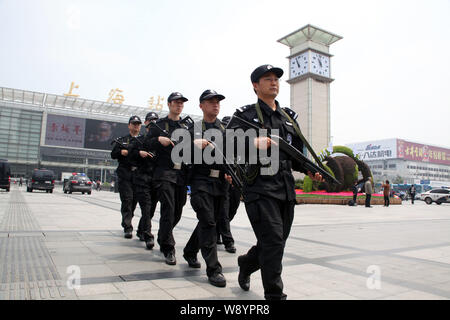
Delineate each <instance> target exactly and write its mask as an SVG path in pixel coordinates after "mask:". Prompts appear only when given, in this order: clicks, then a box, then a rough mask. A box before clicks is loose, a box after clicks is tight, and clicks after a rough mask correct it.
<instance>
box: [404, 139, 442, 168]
mask: <svg viewBox="0 0 450 320" xmlns="http://www.w3.org/2000/svg"><path fill="white" fill-rule="evenodd" d="M397 146H398V155H399V158H404V159H408V160H414V161H422V162H430V163H437V164H447V165H450V150H448V149H444V148H439V147H433V146H429V145H423V144H418V143H413V142H409V141H405V140H400V139H399V140H398V144H397Z"/></svg>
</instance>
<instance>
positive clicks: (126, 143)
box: [111, 116, 142, 239]
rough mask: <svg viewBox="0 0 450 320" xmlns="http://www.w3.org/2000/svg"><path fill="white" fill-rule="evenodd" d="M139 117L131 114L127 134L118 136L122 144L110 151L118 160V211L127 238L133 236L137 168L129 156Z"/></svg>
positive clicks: (136, 133)
mask: <svg viewBox="0 0 450 320" xmlns="http://www.w3.org/2000/svg"><path fill="white" fill-rule="evenodd" d="M141 124H142V122H141V119H140V118H139V117H138V116H132V117H130V119H129V120H128V130H129V134H128V135H126V136H124V137H121V138H118V140H119V142H121V144H122V145H120V144H118V143H116V144H115V145H114V148H113V149H112V151H111V158H112V159H117V160H118V161H119V166H118V167H117V169H116V175H117V177H118V182H119V194H120V201H121V202H122V205H121V207H120V212H121V213H122V224H121V225H122V227H123V230H124V233H125V234H124V236H125V238H127V239H131V238H132V237H133V234H132V231H133V226H132V224H131V220H132V219H133V211H134V207H135V206H136V204H135V202H134V201H135V200H134V199H135V196H134V193H135V189H134V185H133V171H135V170H136V169H137V163H136V159H132V158H131V156H130V149H131V148H132V143H133V140H134V138H135V137H138V136H139V132H140V130H141Z"/></svg>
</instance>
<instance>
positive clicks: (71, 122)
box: [45, 114, 86, 148]
mask: <svg viewBox="0 0 450 320" xmlns="http://www.w3.org/2000/svg"><path fill="white" fill-rule="evenodd" d="M85 121H86V120H85V119H81V118H74V117H67V116H58V115H54V114H48V115H47V127H46V130H45V144H46V145H48V146H61V147H74V148H83V146H84V129H85Z"/></svg>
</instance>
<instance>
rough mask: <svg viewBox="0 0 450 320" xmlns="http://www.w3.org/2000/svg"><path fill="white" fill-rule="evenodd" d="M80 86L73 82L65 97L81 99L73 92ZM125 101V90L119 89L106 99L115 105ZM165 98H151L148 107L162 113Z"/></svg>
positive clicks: (113, 90)
mask: <svg viewBox="0 0 450 320" xmlns="http://www.w3.org/2000/svg"><path fill="white" fill-rule="evenodd" d="M78 88H79V85H76V84H75V82H73V81H72V82H71V84H70V89H69V92H68V93H64V96H66V97H75V98H76V97H79V95H78V94H74V93H73V90H74V89H78ZM124 101H125V96H124V94H123V90H121V89H119V88H115V89H111V90H110V91H109V94H108V98H107V99H106V102H108V103H111V102H112V103H115V104H123V102H124ZM163 101H164V97H162V96H160V95H158V98H157V99H155V97H154V96H152V97H150V98H149V100H148V101H147V106H148V108H149V109H150V110H155V111H161V110H162V109H163V107H164V105H163Z"/></svg>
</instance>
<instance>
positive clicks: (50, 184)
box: [27, 169, 55, 193]
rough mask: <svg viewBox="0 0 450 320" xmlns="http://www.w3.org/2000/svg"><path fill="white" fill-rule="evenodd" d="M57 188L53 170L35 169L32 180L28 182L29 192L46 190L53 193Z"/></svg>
mask: <svg viewBox="0 0 450 320" xmlns="http://www.w3.org/2000/svg"><path fill="white" fill-rule="evenodd" d="M54 188H55V174H54V173H53V171H52V170H46V169H34V171H33V175H32V176H31V179H28V182H27V192H33V190H45V191H46V192H47V193H49V192H50V193H53V189H54Z"/></svg>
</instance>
